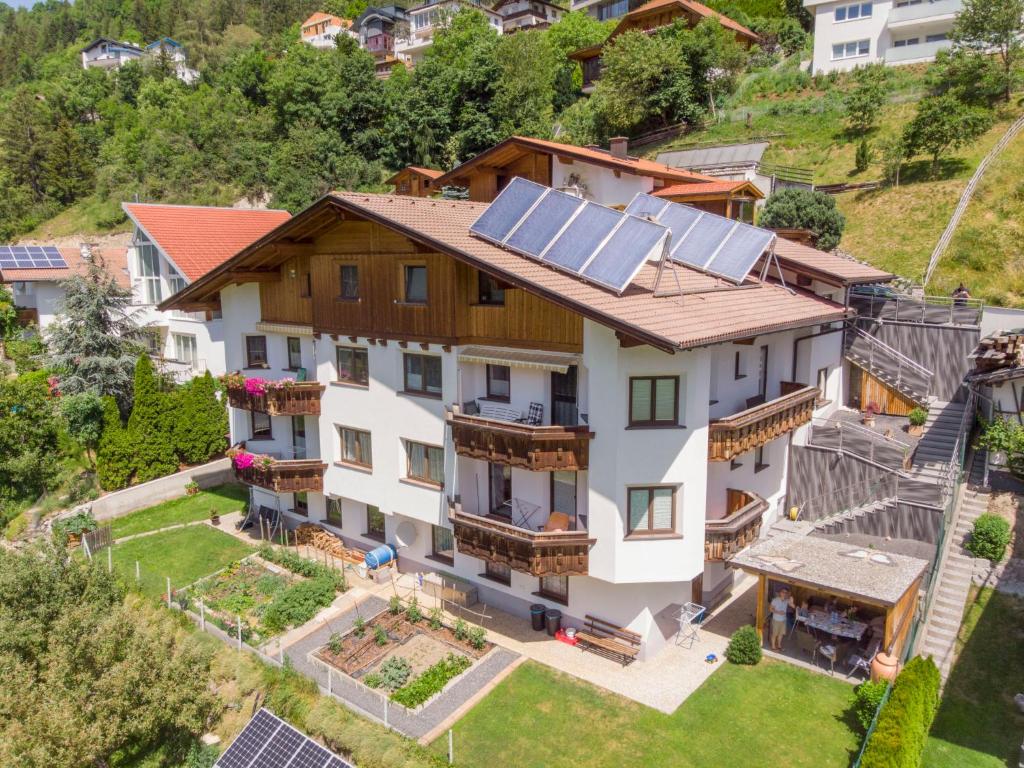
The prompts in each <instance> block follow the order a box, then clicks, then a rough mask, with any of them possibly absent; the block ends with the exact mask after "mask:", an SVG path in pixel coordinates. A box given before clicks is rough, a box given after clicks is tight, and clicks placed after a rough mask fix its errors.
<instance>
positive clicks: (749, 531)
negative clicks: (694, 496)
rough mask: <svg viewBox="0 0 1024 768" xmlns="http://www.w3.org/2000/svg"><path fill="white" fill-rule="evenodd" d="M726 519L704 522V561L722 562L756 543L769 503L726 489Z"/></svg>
mask: <svg viewBox="0 0 1024 768" xmlns="http://www.w3.org/2000/svg"><path fill="white" fill-rule="evenodd" d="M726 494H727V498H728V501H727V505H726V509H727V510H728V512H727V514H726V516H725V517H723V518H720V519H718V520H705V521H704V560H705V561H707V562H723V561H725V560H728V559H729V558H730V557H732V556H733V555H735V554H736V553H737V552H739V551H740V550H741V549H743V548H744V547H748V546H750V545H751V544H753V543H754V542H755V541H757V537H758V536H759V535H760V533H761V519H762V517H763V515H764V513H765V512H766V511H767V510H768V502H767V501H765V500H764V499H763V498H761V497H760V496H758V495H757V494H756V493H751V492H749V491H739V490H736V489H735V488H728V489H726Z"/></svg>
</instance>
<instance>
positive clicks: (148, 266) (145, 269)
mask: <svg viewBox="0 0 1024 768" xmlns="http://www.w3.org/2000/svg"><path fill="white" fill-rule="evenodd" d="M135 249H136V251H135V252H136V258H137V260H138V264H139V282H140V283H141V285H142V300H143V303H144V304H159V303H160V302H161V300H162V298H163V297H162V294H161V290H160V289H161V286H160V251H158V250H157V248H156V246H155V245H153V243H150V242H148V241H143V242H140V243H137V244H136V246H135ZM149 257H152V258H149Z"/></svg>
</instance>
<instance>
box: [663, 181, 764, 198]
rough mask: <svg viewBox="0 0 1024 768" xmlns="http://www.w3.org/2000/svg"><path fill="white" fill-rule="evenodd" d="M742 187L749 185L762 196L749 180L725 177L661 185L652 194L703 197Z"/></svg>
mask: <svg viewBox="0 0 1024 768" xmlns="http://www.w3.org/2000/svg"><path fill="white" fill-rule="evenodd" d="M743 187H750V189H751V191H753V192H756V194H757V196H758V197H764V194H763V193H762V192H761V190H759V189H758V188H757V187H756V186H754V185H753V184H752V183H751V182H749V181H745V180H743V179H740V180H739V181H729V180H727V179H721V180H719V181H707V182H703V183H701V184H673V185H672V186H670V187H662V188H661V189H659V190H656V191H655V192H653V193H652V194H653V195H654V196H655V197H665V198H674V197H703V196H704V195H717V194H727V193H729V192H735V191H736V190H738V189H742V188H743Z"/></svg>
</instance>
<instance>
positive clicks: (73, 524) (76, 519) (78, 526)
mask: <svg viewBox="0 0 1024 768" xmlns="http://www.w3.org/2000/svg"><path fill="white" fill-rule="evenodd" d="M97 526H98V523H97V522H96V518H94V517H93V516H92V513H91V512H86V511H84V510H83V511H81V512H76V513H75V514H73V515H71V516H70V517H65V518H64V519H63V520H58V521H57V522H55V523H54V524H53V535H54V536H56V537H57V538H59V539H66V538H67V537H68V536H81V535H82V534H84V533H88V532H89V531H95V530H96V528H97Z"/></svg>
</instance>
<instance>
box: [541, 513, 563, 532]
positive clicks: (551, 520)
mask: <svg viewBox="0 0 1024 768" xmlns="http://www.w3.org/2000/svg"><path fill="white" fill-rule="evenodd" d="M543 530H544V531H545V532H547V533H551V532H553V531H568V530H569V516H568V515H567V514H565V512H552V513H551V515H550V516H549V517H548V521H547V522H546V523H544V528H543Z"/></svg>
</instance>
